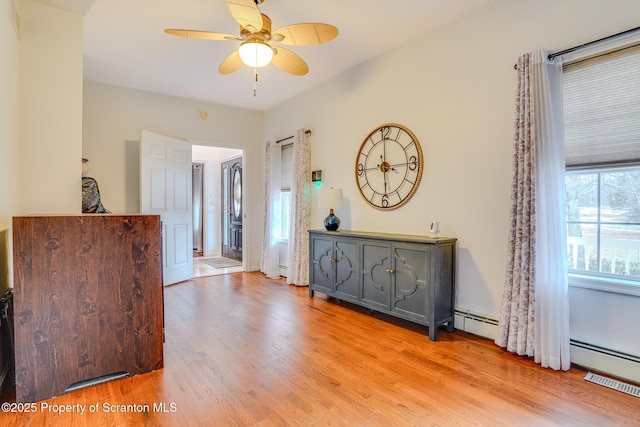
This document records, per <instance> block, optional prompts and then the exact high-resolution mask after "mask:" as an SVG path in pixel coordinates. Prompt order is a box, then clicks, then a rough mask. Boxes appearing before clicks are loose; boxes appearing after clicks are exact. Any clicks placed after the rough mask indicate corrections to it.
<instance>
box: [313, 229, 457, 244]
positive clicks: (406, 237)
mask: <svg viewBox="0 0 640 427" xmlns="http://www.w3.org/2000/svg"><path fill="white" fill-rule="evenodd" d="M309 233H313V234H324V235H327V236H333V237H359V238H363V239H372V240H397V241H402V242H416V243H438V244H439V243H452V242H455V241H456V240H457V239H456V238H455V237H449V236H438V237H432V236H421V235H417V234H395V233H378V232H372V231H354V230H338V231H327V230H322V229H319V230H309Z"/></svg>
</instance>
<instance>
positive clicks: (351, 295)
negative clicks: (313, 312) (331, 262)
mask: <svg viewBox="0 0 640 427" xmlns="http://www.w3.org/2000/svg"><path fill="white" fill-rule="evenodd" d="M334 259H335V268H336V270H335V271H336V275H335V292H336V295H337V296H339V297H340V298H343V299H345V300H357V299H359V297H360V295H359V293H360V292H359V288H360V286H359V284H360V278H359V277H358V274H359V273H360V245H359V244H358V241H357V240H354V239H340V238H336V239H335V244H334Z"/></svg>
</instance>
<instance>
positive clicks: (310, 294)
mask: <svg viewBox="0 0 640 427" xmlns="http://www.w3.org/2000/svg"><path fill="white" fill-rule="evenodd" d="M309 298H313V289H311V286H309Z"/></svg>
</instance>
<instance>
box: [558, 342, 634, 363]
mask: <svg viewBox="0 0 640 427" xmlns="http://www.w3.org/2000/svg"><path fill="white" fill-rule="evenodd" d="M569 342H570V344H571V345H572V346H575V347H579V348H583V349H585V350H589V351H594V352H596V353H600V354H604V355H606V356H611V357H617V358H619V359H624V360H627V361H629V362H634V363H637V364H638V365H640V357H638V356H634V355H633V354H627V353H622V352H619V351H616V350H611V349H610V348H604V347H599V346H597V345H593V344H589V343H586V342H582V341H577V340H569Z"/></svg>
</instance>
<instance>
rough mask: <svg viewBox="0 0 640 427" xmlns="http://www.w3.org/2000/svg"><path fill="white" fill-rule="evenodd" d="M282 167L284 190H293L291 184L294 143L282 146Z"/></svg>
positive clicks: (281, 177) (281, 178) (281, 180)
mask: <svg viewBox="0 0 640 427" xmlns="http://www.w3.org/2000/svg"><path fill="white" fill-rule="evenodd" d="M280 167H281V169H280V170H281V175H280V183H281V186H282V190H291V186H292V185H293V144H289V145H285V146H284V147H282V157H281V160H280Z"/></svg>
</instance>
